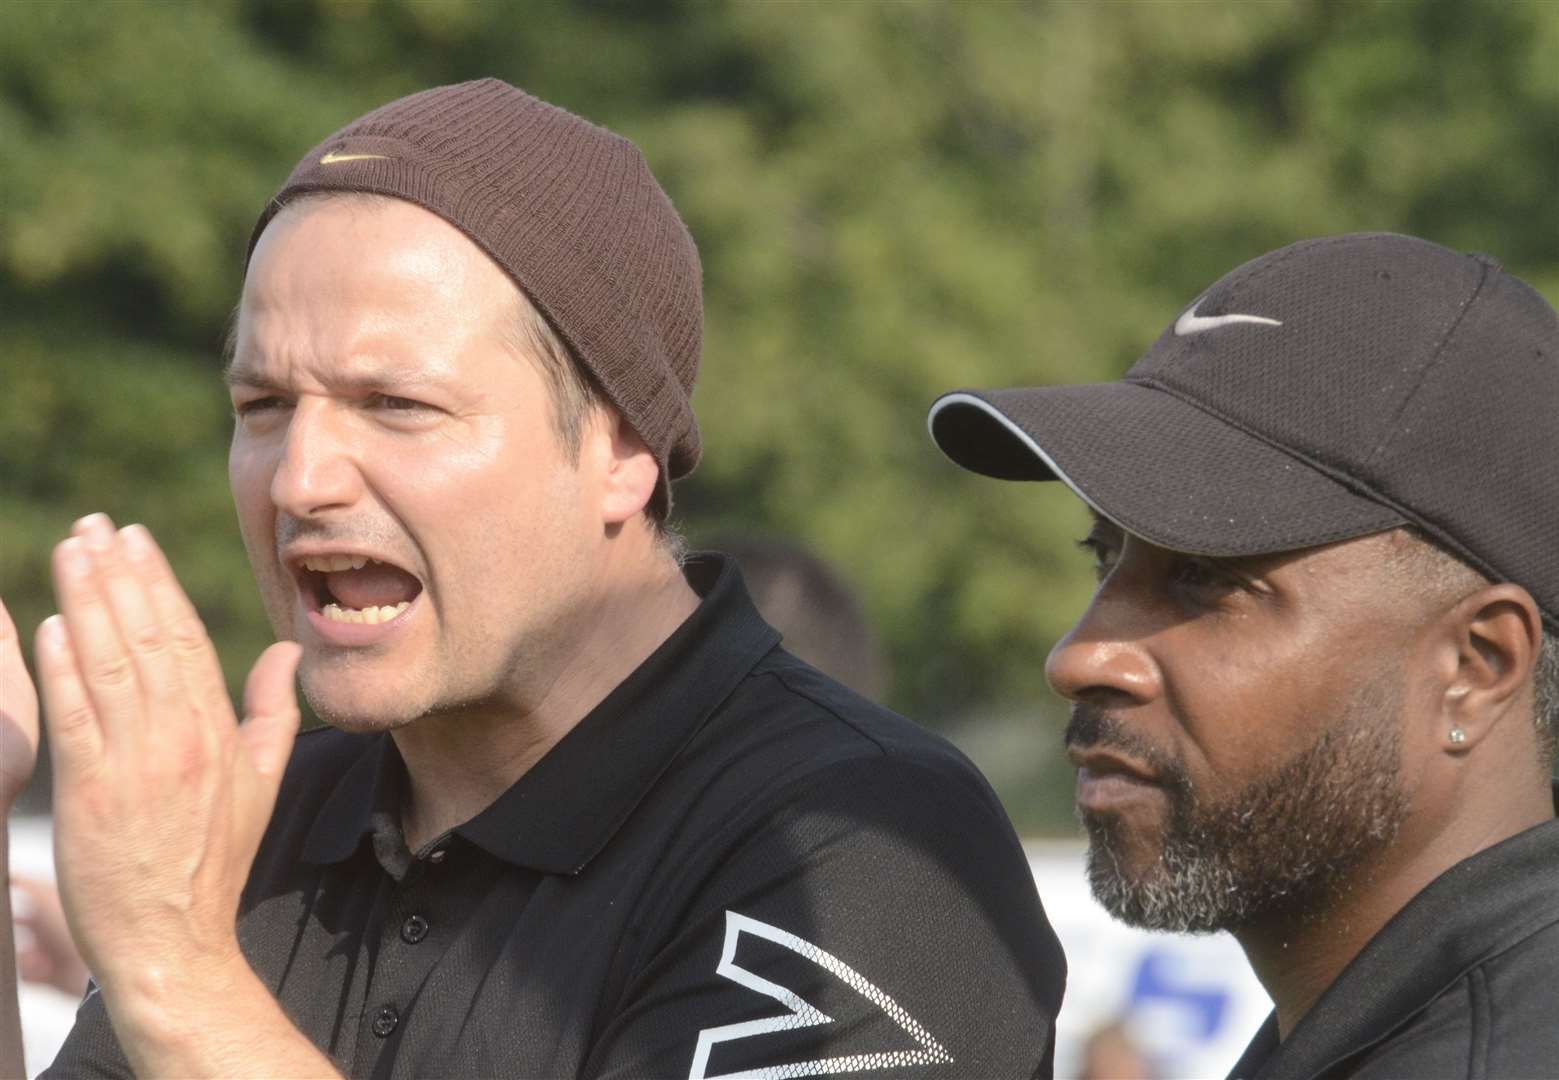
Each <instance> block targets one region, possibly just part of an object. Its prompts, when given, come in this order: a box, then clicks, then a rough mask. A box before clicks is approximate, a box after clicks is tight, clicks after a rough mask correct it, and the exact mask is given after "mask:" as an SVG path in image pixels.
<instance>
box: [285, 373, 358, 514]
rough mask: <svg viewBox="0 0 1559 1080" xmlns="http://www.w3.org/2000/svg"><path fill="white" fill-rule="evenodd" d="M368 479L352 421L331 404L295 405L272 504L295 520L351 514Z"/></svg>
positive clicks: (318, 402) (289, 422)
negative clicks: (343, 511) (332, 512)
mask: <svg viewBox="0 0 1559 1080" xmlns="http://www.w3.org/2000/svg"><path fill="white" fill-rule="evenodd" d="M362 489H363V476H362V472H361V469H360V467H359V462H358V454H357V448H356V447H355V446H354V445H353V440H352V433H351V431H350V424H349V418H347V417H345V416H343V415H341V412H340V410H337V409H334V408H332V406H331V403H330V402H329V401H316V400H311V399H308V398H304V399H302V400H299V401H298V402H297V403H296V405H294V407H293V410H292V416H291V417H290V418H289V420H288V423H287V432H286V436H285V437H284V439H283V440H282V444H281V456H280V459H279V460H278V461H277V463H276V472H275V473H274V474H273V475H272V477H271V501H272V502H273V503H274V504H275V505H276V509H277V510H279V511H282V512H283V513H286V514H289V515H291V516H292V517H295V518H300V519H301V518H309V517H317V516H318V515H320V514H322V513H326V512H328V511H330V510H336V509H345V508H348V507H350V506H352V505H353V504H354V503H355V502H357V500H358V498H359V497H361V495H362Z"/></svg>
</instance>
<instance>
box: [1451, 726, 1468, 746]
mask: <svg viewBox="0 0 1559 1080" xmlns="http://www.w3.org/2000/svg"><path fill="white" fill-rule="evenodd" d="M1466 741H1467V733H1466V732H1465V731H1463V730H1462V729H1461V725H1460V724H1458V725H1457V726H1456V727H1453V728H1452V729H1451V745H1452V746H1460V745H1462V743H1464V742H1466Z"/></svg>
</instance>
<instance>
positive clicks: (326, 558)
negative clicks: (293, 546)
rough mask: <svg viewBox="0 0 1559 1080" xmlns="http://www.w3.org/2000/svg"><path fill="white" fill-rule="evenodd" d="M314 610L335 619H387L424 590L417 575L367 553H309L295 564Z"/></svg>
mask: <svg viewBox="0 0 1559 1080" xmlns="http://www.w3.org/2000/svg"><path fill="white" fill-rule="evenodd" d="M293 573H294V575H295V576H296V577H297V580H298V587H299V589H300V590H301V591H302V594H303V598H304V600H305V601H306V602H307V603H308V605H309V607H310V609H311V610H313V611H316V612H318V613H319V614H320V615H321V616H322V617H323V618H325V619H328V620H329V621H331V622H339V623H357V624H360V625H375V624H378V623H387V622H390V621H391V620H392V619H395V618H396V617H398V616H399V615H400V614H401V613H402V612H404V611H405V610H406V609H407V608H409V607H410V606H411V604H412V602H413V601H414V600H416V599H417V597H418V595H420V594H421V592H422V582H421V581H419V580H418V579H417V577H416V575H414V574H412V573H410V572H408V571H406V570H403V569H401V568H400V567H399V566H396V565H394V564H393V563H387V562H381V561H380V560H378V559H374V558H370V557H369V556H367V555H347V554H340V555H309V556H304V557H303V558H301V559H298V560H297V561H296V562H295V563H294V564H293Z"/></svg>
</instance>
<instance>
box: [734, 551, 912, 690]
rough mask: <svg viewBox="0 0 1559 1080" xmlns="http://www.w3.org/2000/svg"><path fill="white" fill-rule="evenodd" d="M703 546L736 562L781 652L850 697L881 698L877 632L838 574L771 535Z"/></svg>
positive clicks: (883, 673) (884, 682) (884, 684)
mask: <svg viewBox="0 0 1559 1080" xmlns="http://www.w3.org/2000/svg"><path fill="white" fill-rule="evenodd" d="M703 546H705V547H709V548H712V549H713V550H715V551H723V552H725V553H726V554H727V555H730V556H732V557H733V558H735V559H736V561H737V563H738V564H739V565H740V566H741V568H742V577H744V578H745V579H746V580H747V589H748V591H749V592H750V593H751V594H752V598H753V602H754V603H756V604H757V605H758V612H759V613H760V614H761V615H762V616H763V617H764V619H765V620H766V621H767V622H768V623H769V625H771V626H773V627H774V628H775V629H777V630H778V631H779V632H780V633H781V634H783V635H784V636H785V648H787V649H789V650H790V651H791V652H792V653H794V654H795V655H796V656H799V657H800V658H801V659H803V660H805V661H806V662H807V663H809V664H811V665H812V666H813V667H815V668H817V669H818V670H819V671H821V672H823V673H824V674H825V675H831V676H833V677H834V678H836V679H838V680H839V681H840V682H842V683H844V684H845V685H846V686H848V687H849V688H850V689H851V690H854V691H855V692H856V693H857V694H861V695H863V696H864V697H868V698H871V699H873V700H874V701H880V700H881V699H882V696H883V693H884V692H885V691H886V690H887V688H888V667H887V662H886V661H885V660H884V658H883V655H882V647H881V645H880V644H879V643H878V639H877V632H876V631H875V630H874V629H873V628H872V625H871V623H870V622H869V621H868V620H867V616H866V608H865V607H864V606H863V605H862V603H861V600H860V597H859V596H858V595H857V594H856V592H855V590H854V589H853V588H851V587H850V585H849V584H847V583H846V582H845V580H844V578H843V577H841V576H840V574H839V572H838V571H836V570H835V569H834V568H833V567H831V566H829V565H828V563H826V562H824V561H823V559H822V558H821V557H820V556H818V555H816V554H814V553H813V552H811V551H809V550H807V548H806V547H804V546H803V545H802V544H800V543H799V542H797V541H795V540H789V539H784V538H781V537H779V536H772V535H761V534H741V533H732V534H729V535H720V536H714V537H711V538H710V539H709V540H708V542H707V543H706V544H704V545H703Z"/></svg>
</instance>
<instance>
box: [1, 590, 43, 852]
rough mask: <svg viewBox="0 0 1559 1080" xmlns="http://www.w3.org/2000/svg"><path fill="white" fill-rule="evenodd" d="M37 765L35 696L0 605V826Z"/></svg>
mask: <svg viewBox="0 0 1559 1080" xmlns="http://www.w3.org/2000/svg"><path fill="white" fill-rule="evenodd" d="M37 764H38V692H37V691H36V690H35V689H34V688H33V684H32V679H30V678H29V677H28V675H27V665H26V664H24V663H23V662H22V649H21V641H20V639H19V638H18V636H17V633H16V624H15V623H14V622H13V621H12V620H11V613H10V612H9V611H7V610H6V608H5V603H4V602H3V601H0V824H3V819H4V818H6V817H9V816H10V813H11V807H12V806H14V805H16V799H17V797H18V796H19V795H21V793H22V789H23V788H25V787H26V786H27V781H28V780H29V779H31V778H32V772H33V768H34V766H36V765H37Z"/></svg>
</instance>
